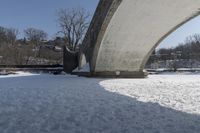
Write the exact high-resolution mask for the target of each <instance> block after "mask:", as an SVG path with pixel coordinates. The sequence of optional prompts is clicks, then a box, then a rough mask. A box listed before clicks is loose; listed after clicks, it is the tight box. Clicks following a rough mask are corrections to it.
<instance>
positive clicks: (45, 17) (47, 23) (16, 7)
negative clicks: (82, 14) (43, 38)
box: [0, 0, 98, 37]
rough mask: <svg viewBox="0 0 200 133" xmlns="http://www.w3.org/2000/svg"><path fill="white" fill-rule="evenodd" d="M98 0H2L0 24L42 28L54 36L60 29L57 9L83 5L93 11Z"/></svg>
mask: <svg viewBox="0 0 200 133" xmlns="http://www.w3.org/2000/svg"><path fill="white" fill-rule="evenodd" d="M97 4H98V0H0V16H1V18H0V26H4V27H14V28H17V29H19V30H20V32H21V34H20V36H23V31H24V29H26V28H27V27H35V28H39V29H42V30H44V31H46V32H48V34H49V35H50V37H53V36H54V34H55V33H56V32H57V31H58V30H59V27H58V25H57V22H56V21H57V17H56V11H57V10H58V9H60V8H73V7H79V6H80V7H83V8H85V9H86V10H87V11H88V12H91V13H93V12H94V10H95V9H96V6H97Z"/></svg>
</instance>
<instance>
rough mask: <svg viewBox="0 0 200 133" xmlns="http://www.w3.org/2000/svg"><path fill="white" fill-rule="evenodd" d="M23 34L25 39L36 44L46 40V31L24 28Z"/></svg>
mask: <svg viewBox="0 0 200 133" xmlns="http://www.w3.org/2000/svg"><path fill="white" fill-rule="evenodd" d="M24 34H25V36H26V39H27V40H28V41H30V42H31V43H33V44H34V45H36V46H37V45H39V44H40V43H41V42H43V41H44V40H46V39H47V36H48V35H47V33H46V32H44V31H43V30H40V29H36V28H28V29H26V30H24Z"/></svg>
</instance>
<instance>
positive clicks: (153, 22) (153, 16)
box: [79, 0, 200, 77]
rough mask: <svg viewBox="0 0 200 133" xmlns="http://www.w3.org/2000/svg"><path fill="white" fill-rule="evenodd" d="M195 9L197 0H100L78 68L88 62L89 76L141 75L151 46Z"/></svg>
mask: <svg viewBox="0 0 200 133" xmlns="http://www.w3.org/2000/svg"><path fill="white" fill-rule="evenodd" d="M199 13H200V0H100V2H99V5H98V7H97V9H96V12H95V14H94V17H93V20H92V22H91V24H90V27H89V29H88V32H87V34H86V36H85V39H84V41H83V45H82V47H81V50H80V54H79V68H81V67H82V66H83V65H84V64H85V63H88V64H89V66H90V73H89V75H90V76H102V77H145V76H146V74H145V72H144V66H145V64H146V62H147V60H148V59H149V57H150V55H151V53H152V51H153V50H154V49H155V47H156V46H157V45H158V44H159V43H160V42H161V41H162V40H163V39H164V38H166V37H167V36H168V35H169V34H170V33H171V32H173V31H174V30H176V29H177V28H178V27H180V26H181V25H183V24H184V23H186V22H187V21H189V20H190V19H192V18H194V17H196V16H198V15H199Z"/></svg>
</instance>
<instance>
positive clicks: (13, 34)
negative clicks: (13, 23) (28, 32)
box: [6, 28, 19, 45]
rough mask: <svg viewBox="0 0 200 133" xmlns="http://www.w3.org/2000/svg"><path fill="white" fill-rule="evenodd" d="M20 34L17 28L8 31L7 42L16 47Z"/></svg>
mask: <svg viewBox="0 0 200 133" xmlns="http://www.w3.org/2000/svg"><path fill="white" fill-rule="evenodd" d="M18 34H19V31H18V30H17V29H15V28H9V29H7V31H6V36H7V42H8V43H9V44H11V45H14V44H15V42H16V40H17V36H18Z"/></svg>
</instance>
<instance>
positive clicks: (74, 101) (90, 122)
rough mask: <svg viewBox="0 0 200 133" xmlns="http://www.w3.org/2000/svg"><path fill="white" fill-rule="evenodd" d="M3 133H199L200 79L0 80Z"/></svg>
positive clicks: (50, 77) (25, 76) (39, 77)
mask: <svg viewBox="0 0 200 133" xmlns="http://www.w3.org/2000/svg"><path fill="white" fill-rule="evenodd" d="M0 132H1V133H199V132H200V75H150V76H149V77H148V78H145V79H95V78H84V77H76V76H70V75H56V76H55V75H48V74H31V73H23V72H20V73H18V74H17V75H11V76H10V75H9V76H0Z"/></svg>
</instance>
